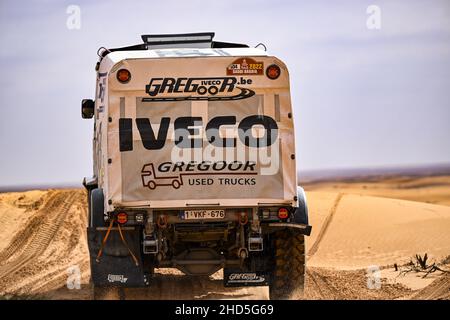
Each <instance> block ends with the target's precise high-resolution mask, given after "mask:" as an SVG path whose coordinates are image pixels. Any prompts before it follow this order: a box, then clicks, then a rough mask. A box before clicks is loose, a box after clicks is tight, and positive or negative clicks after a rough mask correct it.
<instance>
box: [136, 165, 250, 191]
mask: <svg viewBox="0 0 450 320" xmlns="http://www.w3.org/2000/svg"><path fill="white" fill-rule="evenodd" d="M156 172H157V171H156V170H155V165H154V164H153V163H147V164H144V166H143V167H142V170H141V178H142V185H143V186H144V187H147V188H149V189H151V190H154V189H156V187H159V186H171V187H172V188H174V189H179V188H180V187H181V186H182V185H183V177H184V176H212V175H240V176H242V175H257V174H258V173H257V172H202V173H199V172H190V173H179V174H178V175H174V176H172V175H170V176H166V175H164V176H160V175H159V174H158V175H157V173H156Z"/></svg>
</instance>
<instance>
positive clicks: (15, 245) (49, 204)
mask: <svg viewBox="0 0 450 320" xmlns="http://www.w3.org/2000/svg"><path fill="white" fill-rule="evenodd" d="M58 194H59V192H57V191H49V193H48V194H47V195H46V198H47V199H46V201H45V203H44V206H43V208H41V209H40V210H39V211H38V212H37V213H36V214H34V216H33V218H31V219H30V221H29V222H28V223H27V224H26V225H25V226H24V227H22V229H20V230H19V231H18V232H16V234H15V235H14V237H13V239H12V240H11V242H10V243H9V245H8V246H7V247H6V248H5V249H3V251H2V252H0V265H4V264H6V262H7V260H8V259H9V258H11V257H12V256H13V255H15V254H17V253H19V252H20V251H22V250H23V249H24V248H25V247H26V244H27V243H28V242H29V241H30V239H31V238H32V236H33V234H34V233H33V232H34V230H36V229H37V228H39V226H40V225H41V223H42V220H43V219H45V217H46V216H47V215H48V211H50V209H51V208H53V207H54V206H55V205H56V203H55V202H57V201H58V200H59V198H60V197H58Z"/></svg>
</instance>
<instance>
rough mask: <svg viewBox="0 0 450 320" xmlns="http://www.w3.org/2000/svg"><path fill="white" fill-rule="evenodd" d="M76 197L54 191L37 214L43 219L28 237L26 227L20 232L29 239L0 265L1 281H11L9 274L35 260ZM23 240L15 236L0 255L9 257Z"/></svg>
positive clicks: (64, 217)
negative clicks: (14, 255)
mask: <svg viewBox="0 0 450 320" xmlns="http://www.w3.org/2000/svg"><path fill="white" fill-rule="evenodd" d="M76 197H77V194H76V193H73V192H70V191H62V192H56V193H55V194H54V195H53V196H52V197H51V199H50V200H49V201H48V202H47V205H45V207H44V208H43V209H42V210H41V213H40V215H39V216H41V217H42V218H43V220H44V221H43V222H42V223H41V225H40V226H39V227H38V229H37V230H36V231H35V232H34V233H33V235H32V236H31V237H30V236H29V235H28V234H27V233H28V232H30V231H29V230H27V229H25V230H23V232H20V233H21V234H23V237H25V238H26V237H30V240H29V241H28V243H27V245H26V246H25V248H24V249H23V251H22V253H21V254H20V255H18V256H17V258H15V259H13V260H12V261H10V262H9V263H7V264H5V265H3V266H1V267H0V281H1V282H5V280H6V283H8V282H11V281H12V282H13V281H14V278H13V277H11V276H13V275H14V274H15V273H16V272H17V271H19V270H20V269H22V268H24V267H25V266H27V265H28V264H30V263H31V262H33V261H35V258H37V257H38V256H40V255H41V254H42V253H43V252H44V251H45V249H46V248H47V247H48V245H49V244H50V242H51V240H52V238H53V236H54V235H55V234H56V232H57V231H58V229H59V228H60V227H61V225H62V224H63V222H64V220H65V219H66V217H67V214H68V212H69V209H70V207H71V206H72V204H73V202H74V199H75V198H76ZM23 242H27V241H25V240H21V239H20V238H17V239H16V241H13V243H12V244H11V245H10V246H9V247H8V248H7V249H6V250H5V251H4V252H2V255H1V256H5V257H7V256H9V257H11V256H12V254H13V253H14V250H15V249H17V248H18V246H19V245H20V244H23ZM8 278H10V279H8ZM8 280H10V281H8ZM2 286H3V287H4V288H5V287H6V286H5V283H2Z"/></svg>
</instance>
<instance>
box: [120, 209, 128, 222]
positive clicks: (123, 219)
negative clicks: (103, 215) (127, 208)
mask: <svg viewBox="0 0 450 320" xmlns="http://www.w3.org/2000/svg"><path fill="white" fill-rule="evenodd" d="M127 221H128V215H127V214H126V213H125V212H121V213H119V214H118V215H117V222H118V223H120V224H125V223H127Z"/></svg>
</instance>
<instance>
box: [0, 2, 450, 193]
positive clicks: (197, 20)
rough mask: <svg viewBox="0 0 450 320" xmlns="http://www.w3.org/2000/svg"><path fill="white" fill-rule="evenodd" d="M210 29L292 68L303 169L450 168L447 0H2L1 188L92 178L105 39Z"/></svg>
mask: <svg viewBox="0 0 450 320" xmlns="http://www.w3.org/2000/svg"><path fill="white" fill-rule="evenodd" d="M70 5H76V6H78V8H79V9H80V24H79V26H80V28H79V29H77V28H75V29H71V28H68V27H67V21H68V19H71V15H72V13H73V12H71V11H69V13H67V10H68V7H69V6H70ZM371 5H376V6H377V8H378V9H379V17H380V19H379V20H377V24H376V26H378V27H379V28H375V29H374V28H368V26H367V21H368V19H369V22H373V21H374V20H373V18H374V15H373V13H374V12H373V11H371V10H369V13H367V9H368V7H369V6H371ZM377 12H378V11H377ZM377 17H378V15H377ZM70 21H72V20H70ZM378 22H379V23H378ZM69 25H70V24H69ZM373 25H374V24H373V23H372V24H370V23H369V26H373ZM201 31H214V32H215V33H216V37H215V39H216V40H219V41H230V42H241V43H246V44H249V45H250V46H255V45H257V44H258V43H260V42H262V43H264V44H265V45H266V47H267V48H268V53H269V54H271V55H275V56H277V57H279V58H280V59H282V60H283V61H284V62H285V63H286V64H287V66H288V68H289V72H290V77H291V79H290V80H291V92H292V104H293V108H294V120H295V124H296V144H297V165H298V169H299V170H320V169H335V168H363V167H368V168H370V167H380V166H381V167H383V166H402V165H405V166H407V165H428V164H435V163H450V2H448V1H445V0H443V1H438V0H432V1H421V0H417V1H416V0H402V1H394V0H391V1H364V0H357V1H346V0H341V1H254V0H249V1H245V2H243V1H234V0H227V1H196V0H191V1H170V0H169V1H107V2H106V1H105V2H102V1H76V0H74V1H70V2H67V1H49V0H43V1H27V2H26V4H25V3H22V2H18V1H3V0H1V1H0V42H1V44H0V68H1V71H2V75H3V76H1V77H0V92H1V94H0V150H1V157H0V186H15V185H25V184H26V185H30V184H56V183H78V182H81V180H82V178H83V177H84V176H91V175H92V133H93V132H92V129H93V128H92V126H93V123H92V120H82V119H81V117H80V101H81V99H83V98H92V97H93V96H94V90H95V71H94V66H95V63H96V61H97V55H96V52H97V49H98V48H99V47H101V46H105V47H120V46H125V45H132V44H137V43H140V41H141V40H140V35H141V34H152V33H154V34H159V33H186V32H201Z"/></svg>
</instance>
